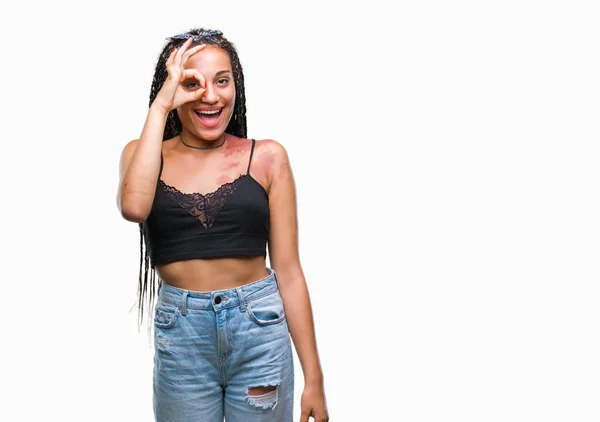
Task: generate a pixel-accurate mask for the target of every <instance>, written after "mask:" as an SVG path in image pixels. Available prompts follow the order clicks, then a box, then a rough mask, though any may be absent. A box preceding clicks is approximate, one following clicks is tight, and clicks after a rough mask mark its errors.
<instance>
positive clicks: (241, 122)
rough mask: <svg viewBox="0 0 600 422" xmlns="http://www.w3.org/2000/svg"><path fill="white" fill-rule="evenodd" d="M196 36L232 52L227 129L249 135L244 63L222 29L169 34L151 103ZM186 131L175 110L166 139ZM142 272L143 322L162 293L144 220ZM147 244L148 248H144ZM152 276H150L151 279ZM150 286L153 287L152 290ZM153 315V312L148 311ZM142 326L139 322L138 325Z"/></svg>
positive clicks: (139, 301) (140, 311)
mask: <svg viewBox="0 0 600 422" xmlns="http://www.w3.org/2000/svg"><path fill="white" fill-rule="evenodd" d="M190 36H194V41H193V42H192V44H191V45H190V47H189V48H191V47H194V46H196V45H199V44H207V45H215V46H217V47H219V48H221V49H223V50H224V51H225V52H226V53H227V55H228V56H229V60H230V61H231V68H232V70H233V79H234V84H235V92H236V96H235V104H234V107H233V115H232V116H231V120H230V121H229V124H228V125H227V129H225V132H226V133H229V134H231V135H234V136H237V137H240V138H246V136H247V128H246V92H245V89H244V72H243V70H242V64H241V63H240V59H239V57H238V53H237V50H236V48H235V46H234V45H233V43H231V42H230V41H229V40H227V39H226V38H225V37H224V36H223V35H222V33H221V32H220V31H215V30H209V29H204V28H194V29H191V30H189V31H187V32H186V33H184V34H179V35H176V36H174V37H171V38H168V40H169V41H168V42H167V43H166V44H165V45H164V46H163V49H162V51H161V53H160V54H159V56H158V60H157V63H156V68H155V71H154V78H153V80H152V88H151V89H150V102H149V106H151V105H152V103H153V102H154V99H155V98H156V96H157V95H158V92H159V91H160V89H161V88H162V86H163V84H164V82H165V80H166V79H167V76H168V72H167V67H166V62H167V59H168V58H169V55H170V54H171V50H173V48H179V47H181V46H182V45H183V44H184V43H185V41H186V39H187V38H189V37H190ZM181 131H182V125H181V121H180V120H179V117H178V116H177V110H171V111H170V112H169V115H168V117H167V122H166V124H165V130H164V133H163V142H164V141H166V140H167V139H171V138H174V137H175V136H177V135H179V134H180V133H181ZM139 226H140V273H139V280H138V297H137V305H138V317H139V323H140V324H141V322H142V320H143V317H144V301H145V300H146V295H148V296H149V297H148V298H147V300H148V304H149V306H150V308H152V306H153V303H154V297H155V296H156V295H157V294H158V292H157V291H156V287H157V286H156V272H155V269H154V265H153V264H152V263H151V262H150V256H149V254H148V248H147V235H146V224H145V223H140V224H139ZM144 247H146V248H144ZM148 279H149V280H148ZM148 289H149V290H150V291H149V292H148ZM148 315H149V316H150V315H151V314H150V313H149V314H148ZM138 328H139V325H138Z"/></svg>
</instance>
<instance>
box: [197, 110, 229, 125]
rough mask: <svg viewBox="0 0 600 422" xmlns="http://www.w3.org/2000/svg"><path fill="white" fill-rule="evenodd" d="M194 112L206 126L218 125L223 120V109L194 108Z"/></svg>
mask: <svg viewBox="0 0 600 422" xmlns="http://www.w3.org/2000/svg"><path fill="white" fill-rule="evenodd" d="M194 114H196V116H197V117H198V120H200V122H201V123H202V124H203V125H204V126H216V125H217V124H218V123H219V121H220V120H221V115H222V114H223V109H222V108H220V109H219V110H204V111H200V110H194Z"/></svg>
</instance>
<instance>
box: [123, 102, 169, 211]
mask: <svg viewBox="0 0 600 422" xmlns="http://www.w3.org/2000/svg"><path fill="white" fill-rule="evenodd" d="M167 116H168V112H167V111H165V110H164V109H162V108H160V107H150V109H149V111H148V115H147V117H146V122H145V123H144V127H143V129H142V133H141V135H140V139H139V140H137V141H133V143H130V144H131V145H127V146H126V147H125V149H124V151H123V157H122V163H121V181H120V185H119V193H118V200H117V201H118V204H119V208H120V210H121V213H122V214H123V216H124V217H125V218H126V219H128V220H131V221H139V222H142V221H145V220H146V218H147V216H148V215H149V214H150V210H151V209H152V202H153V201H154V193H155V192H156V182H157V180H158V174H159V171H160V154H161V148H162V141H163V133H164V130H165V124H166V121H167ZM128 149H129V151H128Z"/></svg>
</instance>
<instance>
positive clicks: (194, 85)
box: [184, 81, 200, 89]
mask: <svg viewBox="0 0 600 422" xmlns="http://www.w3.org/2000/svg"><path fill="white" fill-rule="evenodd" d="M184 86H185V87H186V88H189V89H194V88H198V87H199V86H200V84H199V83H198V82H196V81H190V82H186V83H185V84H184Z"/></svg>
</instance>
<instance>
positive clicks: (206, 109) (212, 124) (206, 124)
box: [194, 107, 225, 127]
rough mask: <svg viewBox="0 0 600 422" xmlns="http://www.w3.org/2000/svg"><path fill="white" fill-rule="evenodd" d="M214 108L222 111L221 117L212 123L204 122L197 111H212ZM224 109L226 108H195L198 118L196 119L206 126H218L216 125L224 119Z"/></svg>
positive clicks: (195, 114) (195, 116)
mask: <svg viewBox="0 0 600 422" xmlns="http://www.w3.org/2000/svg"><path fill="white" fill-rule="evenodd" d="M212 110H221V113H219V118H218V119H217V120H215V121H214V122H210V123H206V122H203V121H202V120H201V119H200V117H199V116H198V114H197V113H196V111H212ZM224 110H225V108H224V107H210V108H197V109H196V110H194V118H195V119H196V121H197V122H198V123H200V124H201V125H202V126H204V127H216V126H219V124H221V120H222V119H223V114H224Z"/></svg>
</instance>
